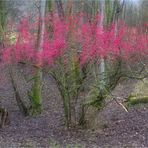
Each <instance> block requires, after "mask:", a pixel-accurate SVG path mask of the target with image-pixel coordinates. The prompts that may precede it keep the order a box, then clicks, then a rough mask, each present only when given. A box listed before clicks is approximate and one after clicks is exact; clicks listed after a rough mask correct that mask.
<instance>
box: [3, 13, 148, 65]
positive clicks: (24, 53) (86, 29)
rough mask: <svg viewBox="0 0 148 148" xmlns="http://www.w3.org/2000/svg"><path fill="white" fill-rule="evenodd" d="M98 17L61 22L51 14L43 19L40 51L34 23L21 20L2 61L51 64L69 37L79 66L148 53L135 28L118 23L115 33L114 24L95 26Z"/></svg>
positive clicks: (145, 38)
mask: <svg viewBox="0 0 148 148" xmlns="http://www.w3.org/2000/svg"><path fill="white" fill-rule="evenodd" d="M98 19H99V17H98V16H97V17H96V19H94V21H91V22H90V21H89V20H87V18H86V17H85V16H84V15H83V14H80V15H77V16H71V17H69V18H67V19H66V20H65V21H61V20H60V18H59V17H58V16H57V15H56V14H54V15H53V17H51V16H50V15H49V16H47V17H46V18H45V26H46V27H45V28H46V30H45V34H44V42H43V47H42V48H43V50H42V51H40V52H39V51H37V49H36V48H37V34H38V32H37V30H38V20H37V19H36V20H35V21H34V22H33V21H32V22H31V21H30V22H29V20H28V18H23V19H22V20H21V21H20V23H19V24H18V25H17V29H16V30H17V34H18V35H17V40H16V42H15V43H13V44H10V43H8V45H7V48H6V49H5V50H4V52H3V59H4V61H7V62H14V61H17V62H19V61H22V60H23V61H28V62H32V63H34V64H36V63H37V61H38V59H39V58H40V59H42V65H51V64H53V63H54V60H55V59H56V58H57V57H59V56H62V55H63V54H64V52H65V51H67V50H69V51H70V50H71V49H70V48H68V46H67V45H68V44H69V38H70V40H71V42H76V43H77V44H78V46H79V48H80V54H79V59H80V63H81V65H83V64H85V63H87V62H94V61H95V62H98V61H99V59H100V57H103V58H110V59H116V57H119V56H120V57H122V58H123V59H129V58H131V56H132V55H133V54H138V55H139V54H140V55H142V54H148V36H147V34H146V33H143V32H142V31H140V30H138V28H132V27H128V26H126V25H125V24H123V23H122V24H121V25H119V27H118V31H117V32H118V33H116V34H115V32H116V28H115V25H114V24H113V25H111V26H110V27H109V28H108V29H106V28H104V29H103V28H101V27H100V26H99V25H97V21H98ZM69 35H70V36H69Z"/></svg>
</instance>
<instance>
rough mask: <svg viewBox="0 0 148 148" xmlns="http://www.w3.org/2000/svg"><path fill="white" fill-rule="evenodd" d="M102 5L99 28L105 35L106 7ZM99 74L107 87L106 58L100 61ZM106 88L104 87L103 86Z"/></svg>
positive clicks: (103, 2) (102, 3) (101, 2)
mask: <svg viewBox="0 0 148 148" xmlns="http://www.w3.org/2000/svg"><path fill="white" fill-rule="evenodd" d="M100 5H101V20H100V22H99V23H98V26H99V27H100V29H101V30H102V32H101V33H103V23H104V17H105V15H104V7H105V1H100ZM99 71H100V72H99V73H100V80H101V82H102V84H103V85H105V83H106V82H105V71H106V70H105V59H104V57H101V60H100V66H99ZM103 87H104V86H103Z"/></svg>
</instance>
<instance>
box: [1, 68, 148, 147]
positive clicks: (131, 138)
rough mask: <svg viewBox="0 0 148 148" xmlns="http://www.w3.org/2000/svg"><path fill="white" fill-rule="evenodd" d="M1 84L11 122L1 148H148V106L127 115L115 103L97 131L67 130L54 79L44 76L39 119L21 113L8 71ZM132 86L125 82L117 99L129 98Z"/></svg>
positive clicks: (106, 110)
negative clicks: (42, 108) (41, 107)
mask: <svg viewBox="0 0 148 148" xmlns="http://www.w3.org/2000/svg"><path fill="white" fill-rule="evenodd" d="M1 70H2V68H1ZM0 84H1V85H0V99H1V105H2V106H4V107H6V108H7V110H8V111H9V113H10V120H11V123H10V125H8V126H6V127H4V128H3V129H0V148H32V147H33V148H50V147H51V148H52V147H53V148H54V147H59V148H62V147H63V148H65V147H70V148H73V147H75V148H76V147H84V148H85V147H88V148H148V107H147V105H145V106H144V105H139V106H138V107H132V108H130V109H129V111H128V112H125V111H124V109H123V108H122V107H121V106H119V105H118V104H117V103H116V102H114V101H113V102H112V103H110V104H108V106H107V107H106V108H104V109H103V110H102V111H101V112H100V113H99V117H100V119H99V118H98V120H101V123H102V124H101V126H100V127H98V129H80V128H76V129H72V128H71V129H66V128H65V126H64V120H63V119H64V117H63V106H62V104H61V98H60V97H59V93H58V90H57V87H56V85H55V82H54V81H53V80H52V78H50V77H49V76H47V75H46V76H44V89H43V107H44V111H43V113H42V114H41V115H39V116H37V117H24V116H23V115H22V114H21V113H20V111H19V109H18V107H17V104H16V101H15V98H14V94H13V89H12V86H11V84H10V81H9V78H8V74H7V72H6V71H5V70H2V71H1V73H0ZM133 85H134V82H133V81H124V82H123V83H121V84H119V86H118V87H117V88H116V90H115V91H114V95H115V96H116V97H121V98H126V96H127V95H128V94H129V92H130V91H131V90H132V87H133Z"/></svg>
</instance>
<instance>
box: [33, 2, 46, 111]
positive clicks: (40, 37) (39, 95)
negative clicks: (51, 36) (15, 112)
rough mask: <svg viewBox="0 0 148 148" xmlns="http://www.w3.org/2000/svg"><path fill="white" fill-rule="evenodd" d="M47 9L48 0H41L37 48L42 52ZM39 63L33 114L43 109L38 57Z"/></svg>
mask: <svg viewBox="0 0 148 148" xmlns="http://www.w3.org/2000/svg"><path fill="white" fill-rule="evenodd" d="M45 10H46V0H40V11H39V30H38V38H37V50H38V52H42V50H43V48H42V46H43V41H44V31H45V21H44V17H45ZM37 65H38V66H39V67H38V68H37V70H36V72H35V80H34V84H33V88H32V102H33V104H32V105H33V114H34V113H35V114H36V113H37V114H38V113H41V111H42V69H41V68H40V66H41V65H42V59H38V63H37Z"/></svg>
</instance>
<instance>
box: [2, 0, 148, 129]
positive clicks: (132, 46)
mask: <svg viewBox="0 0 148 148" xmlns="http://www.w3.org/2000/svg"><path fill="white" fill-rule="evenodd" d="M1 4H2V5H3V3H1ZM35 4H36V8H37V9H34V11H35V12H38V14H37V15H35V16H27V15H26V17H25V18H24V17H23V16H21V19H20V20H19V21H18V24H17V25H14V26H15V28H12V30H11V29H10V30H11V31H12V32H15V33H16V35H15V37H14V38H15V41H14V42H13V43H11V42H10V40H9V39H8V42H7V44H6V47H5V49H4V50H3V59H4V61H5V62H7V64H9V65H10V64H12V65H11V67H10V68H12V67H13V64H14V65H16V66H17V67H18V64H20V63H21V64H22V63H23V64H25V65H28V66H31V67H32V68H33V69H34V72H35V74H32V73H31V75H32V78H31V80H32V83H33V84H31V87H32V89H30V88H29V89H26V91H25V94H27V95H28V96H27V97H25V98H27V99H28V102H29V105H24V103H23V101H24V98H23V97H21V95H20V94H21V90H19V88H20V84H16V82H15V83H14V79H15V80H17V78H16V77H15V74H16V75H18V73H19V72H18V71H17V68H15V69H14V68H13V69H12V70H11V71H10V75H11V76H12V77H11V78H12V83H13V86H14V91H15V94H16V99H17V102H18V105H19V106H20V109H21V110H22V112H24V114H27V115H29V114H30V112H31V114H33V115H34V114H35V115H36V114H38V113H40V112H41V108H42V107H41V105H42V95H41V92H42V72H43V71H44V69H46V70H47V71H48V72H49V73H50V75H52V77H53V78H54V79H55V81H56V84H57V86H58V89H59V92H60V94H61V98H62V103H63V106H64V115H65V123H66V125H67V127H70V126H73V125H74V126H76V125H78V124H81V125H82V124H85V122H86V121H85V113H86V110H87V108H88V107H89V106H93V107H96V108H97V109H98V110H100V109H102V108H103V107H104V106H105V103H106V98H107V97H109V98H112V95H111V94H112V93H111V92H112V90H113V89H114V88H115V87H116V85H117V84H118V81H119V80H120V78H121V77H129V78H130V77H134V78H136V77H135V75H134V73H133V71H132V70H131V67H130V71H129V69H128V68H127V67H126V66H125V65H126V61H128V64H129V63H130V62H131V63H132V64H133V63H134V64H135V61H134V60H136V61H137V59H138V58H139V59H140V60H141V58H143V56H144V54H146V56H147V35H146V32H143V30H142V29H141V26H138V27H139V28H140V29H139V28H137V26H136V22H134V21H135V20H136V18H141V17H140V15H139V12H138V10H140V8H135V7H134V6H132V3H127V2H126V1H124V0H123V1H117V0H114V1H109V0H105V1H93V2H92V1H83V0H82V1H80V2H79V4H80V8H79V9H78V8H77V5H78V3H77V2H75V1H64V2H63V1H62V0H56V1H51V0H48V1H45V0H41V1H35ZM142 4H143V3H142ZM27 7H29V5H27ZM2 8H3V9H4V7H2ZM135 9H136V10H137V11H135ZM36 10H38V11H36ZM88 10H89V11H88ZM45 11H46V15H45ZM3 12H4V11H3ZM48 12H49V14H48ZM127 12H128V13H130V14H132V13H134V14H133V15H132V16H131V18H132V17H133V21H131V20H132V19H129V17H128V16H127V14H126V13H127ZM1 16H2V17H1V20H2V21H1V22H2V23H1V26H4V22H5V21H4V18H5V19H6V17H4V13H2V15H1ZM3 17H4V18H3ZM8 18H9V17H8ZM144 18H145V17H144ZM120 19H121V20H120ZM143 20H144V19H143V18H141V22H140V24H143V23H145V22H144V21H145V20H144V21H143ZM124 21H125V23H123V22H124ZM14 24H15V23H14ZM16 26H17V27H16ZM138 29H139V30H138ZM1 36H2V37H3V35H1ZM8 38H9V36H8ZM141 43H142V44H141ZM142 65H143V68H142V70H140V74H141V73H142V71H144V70H145V69H146V67H145V66H144V64H143V62H142ZM125 71H126V73H125ZM131 74H132V76H131ZM144 77H146V76H145V75H144V76H143V77H138V78H141V79H142V78H144ZM24 83H26V82H24ZM83 93H85V94H86V95H85V97H82V95H81V94H83ZM18 94H19V95H18ZM18 98H19V99H18ZM22 98H23V99H22ZM29 99H30V100H29ZM121 106H122V107H123V108H124V109H125V107H124V106H123V104H121ZM22 108H23V109H22ZM25 112H27V113H25Z"/></svg>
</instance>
